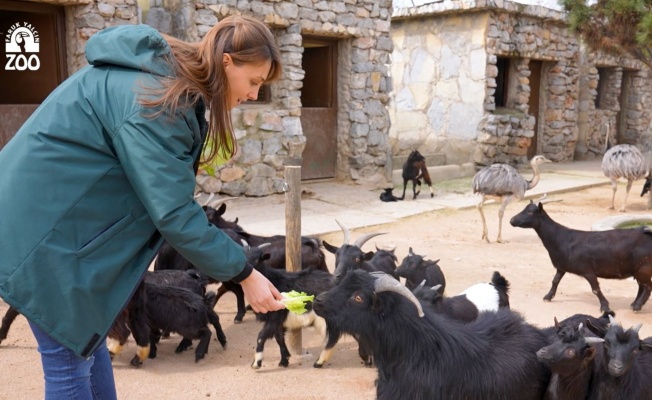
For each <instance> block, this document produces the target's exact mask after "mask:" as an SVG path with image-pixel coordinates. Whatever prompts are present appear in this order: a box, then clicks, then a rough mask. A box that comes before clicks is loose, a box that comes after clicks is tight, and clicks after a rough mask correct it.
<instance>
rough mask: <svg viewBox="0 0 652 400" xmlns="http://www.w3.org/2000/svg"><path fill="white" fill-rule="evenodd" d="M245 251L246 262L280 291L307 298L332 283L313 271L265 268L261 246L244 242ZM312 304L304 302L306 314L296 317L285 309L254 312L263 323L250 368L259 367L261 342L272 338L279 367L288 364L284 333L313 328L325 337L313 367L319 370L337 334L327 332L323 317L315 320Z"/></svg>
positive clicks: (260, 362)
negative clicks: (275, 344)
mask: <svg viewBox="0 0 652 400" xmlns="http://www.w3.org/2000/svg"><path fill="white" fill-rule="evenodd" d="M245 248H246V249H248V251H247V260H248V261H249V262H250V263H251V264H252V265H253V266H254V268H255V269H256V270H258V271H259V272H260V273H261V274H263V275H264V276H265V277H266V278H267V279H268V280H269V281H270V282H271V283H272V284H273V285H274V286H275V287H276V288H277V289H278V290H279V291H280V292H290V291H292V290H296V291H297V292H305V293H306V294H307V295H309V296H310V295H315V296H316V295H318V294H319V293H322V292H325V291H327V290H328V289H330V288H331V287H333V285H334V284H335V281H334V280H333V276H332V275H331V274H330V273H328V272H325V271H321V270H317V269H312V268H311V269H304V270H301V271H299V272H286V271H284V270H280V269H275V268H269V267H267V266H265V265H264V264H263V263H262V261H264V258H265V255H264V253H263V252H262V249H261V246H258V247H251V248H250V247H249V246H248V245H247V244H246V242H245ZM311 307H312V305H311V304H310V303H308V304H307V305H306V308H307V309H308V311H307V312H306V313H304V314H301V315H297V314H294V313H291V312H290V311H288V310H287V309H282V310H278V311H272V312H268V313H265V314H260V313H256V320H257V321H259V322H262V323H263V327H262V329H261V330H260V332H259V333H258V339H257V340H256V354H255V355H254V361H253V363H252V364H251V368H253V369H260V368H261V367H262V364H263V350H264V348H265V342H266V341H267V340H268V339H271V338H272V337H273V338H274V339H276V343H277V344H278V346H279V348H280V351H281V361H280V362H279V364H278V365H279V367H287V366H288V365H289V358H290V351H289V350H288V348H287V345H286V343H285V332H286V331H287V330H294V329H301V328H306V327H314V328H315V329H316V330H317V331H318V332H319V333H320V334H321V335H323V336H324V337H326V338H327V341H326V345H325V347H324V350H323V351H322V352H321V354H320V355H319V358H318V359H317V361H315V363H314V364H313V366H314V367H315V368H321V367H322V366H323V365H324V364H325V363H326V362H328V360H329V359H330V357H331V355H332V353H333V347H334V346H335V345H336V344H337V341H338V340H339V336H340V334H339V333H338V332H336V331H331V330H330V329H329V327H328V326H327V324H326V322H325V321H324V319H323V318H321V317H318V316H317V315H316V314H315V313H314V312H313V311H312V309H311Z"/></svg>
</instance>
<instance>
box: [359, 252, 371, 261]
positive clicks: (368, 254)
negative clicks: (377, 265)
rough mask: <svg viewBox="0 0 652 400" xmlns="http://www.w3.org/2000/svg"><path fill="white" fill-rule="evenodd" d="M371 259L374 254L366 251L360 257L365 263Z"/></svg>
mask: <svg viewBox="0 0 652 400" xmlns="http://www.w3.org/2000/svg"><path fill="white" fill-rule="evenodd" d="M372 258H374V252H373V251H368V252H366V253H364V254H363V255H362V259H363V260H365V261H369V260H371V259H372Z"/></svg>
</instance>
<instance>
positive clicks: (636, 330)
mask: <svg viewBox="0 0 652 400" xmlns="http://www.w3.org/2000/svg"><path fill="white" fill-rule="evenodd" d="M642 326H643V324H641V323H638V324H636V325H634V326H632V328H631V329H632V331H634V332H636V334H638V331H640V330H641V327H642Z"/></svg>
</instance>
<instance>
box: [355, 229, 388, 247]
mask: <svg viewBox="0 0 652 400" xmlns="http://www.w3.org/2000/svg"><path fill="white" fill-rule="evenodd" d="M385 234H386V232H375V233H367V234H366V235H362V236H360V237H359V238H358V239H357V240H356V241H355V243H353V245H354V246H357V247H359V248H362V246H363V245H364V244H365V243H367V240H369V239H371V238H372V237H375V236H378V235H385Z"/></svg>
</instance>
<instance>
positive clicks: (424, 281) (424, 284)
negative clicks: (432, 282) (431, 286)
mask: <svg viewBox="0 0 652 400" xmlns="http://www.w3.org/2000/svg"><path fill="white" fill-rule="evenodd" d="M424 286H426V280H425V279H424V280H422V281H421V283H420V284H419V287H424Z"/></svg>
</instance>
